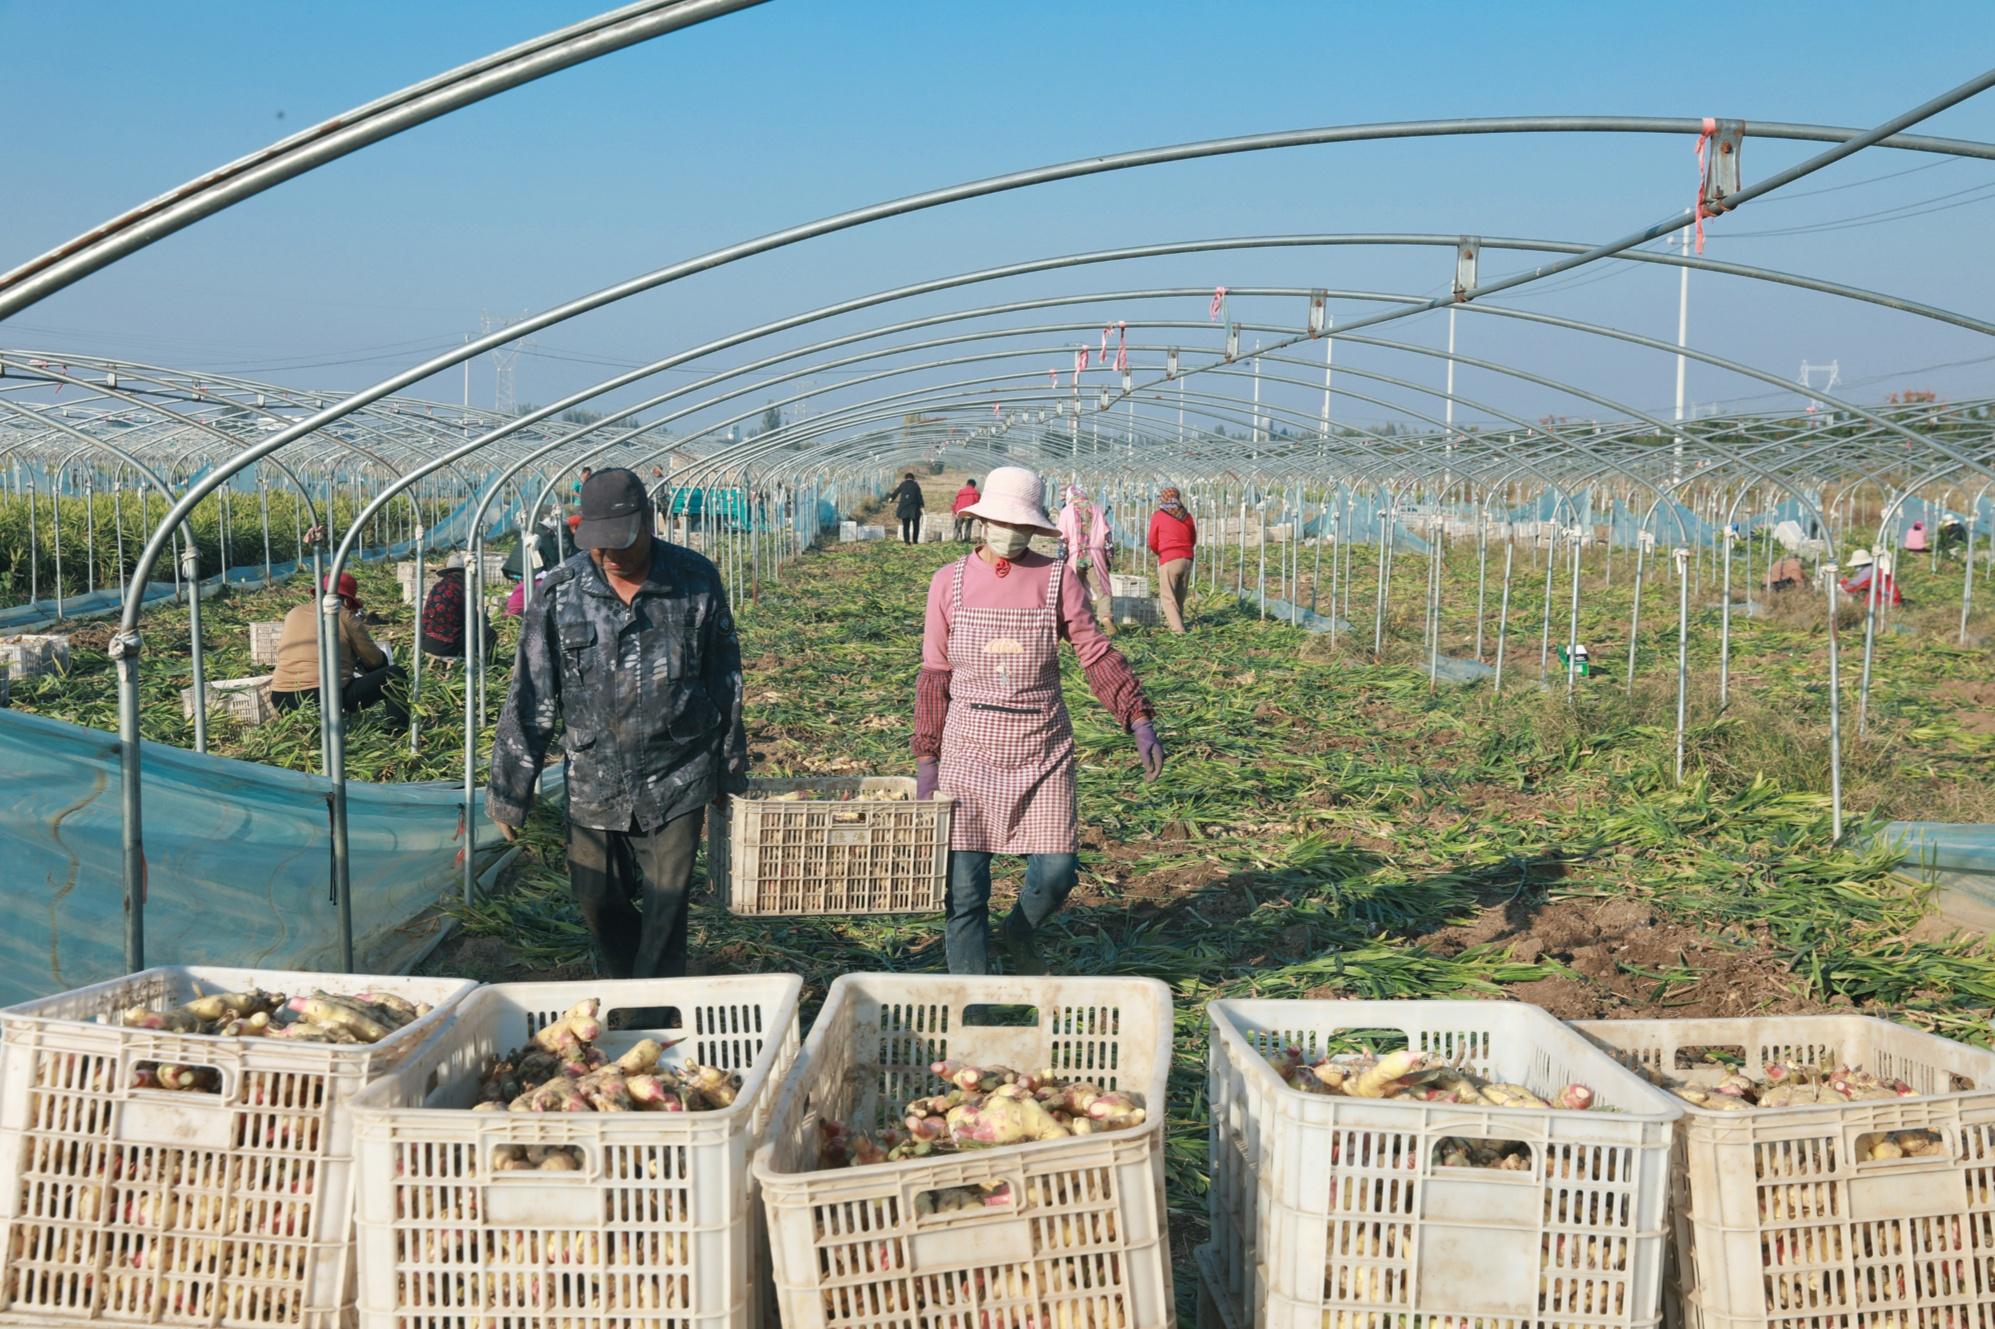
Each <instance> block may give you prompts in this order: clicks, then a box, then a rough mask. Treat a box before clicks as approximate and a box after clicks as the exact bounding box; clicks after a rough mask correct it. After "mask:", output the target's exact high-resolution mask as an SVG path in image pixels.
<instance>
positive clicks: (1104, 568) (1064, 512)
mask: <svg viewBox="0 0 1995 1329" xmlns="http://www.w3.org/2000/svg"><path fill="white" fill-rule="evenodd" d="M1059 528H1060V538H1061V539H1062V540H1064V541H1065V542H1066V546H1067V549H1066V554H1067V559H1068V560H1069V562H1070V563H1071V564H1072V565H1073V569H1074V575H1075V576H1077V577H1079V578H1080V579H1081V585H1082V586H1084V587H1085V588H1086V589H1087V592H1088V594H1089V595H1091V596H1093V597H1094V609H1095V617H1096V619H1097V620H1098V621H1106V622H1107V623H1108V626H1109V628H1110V630H1111V631H1112V630H1113V627H1114V620H1113V619H1112V618H1110V617H1109V614H1108V609H1109V605H1110V604H1111V600H1110V598H1109V592H1110V585H1111V583H1110V582H1109V580H1108V566H1109V551H1108V547H1109V544H1110V543H1111V536H1110V534H1109V529H1108V514H1107V513H1106V512H1103V511H1102V509H1101V507H1100V506H1099V505H1098V504H1096V503H1095V502H1094V501H1093V500H1092V499H1090V498H1089V497H1088V494H1087V490H1085V489H1082V488H1081V487H1080V486H1079V485H1068V486H1067V503H1066V506H1065V507H1063V508H1061V509H1060V521H1059Z"/></svg>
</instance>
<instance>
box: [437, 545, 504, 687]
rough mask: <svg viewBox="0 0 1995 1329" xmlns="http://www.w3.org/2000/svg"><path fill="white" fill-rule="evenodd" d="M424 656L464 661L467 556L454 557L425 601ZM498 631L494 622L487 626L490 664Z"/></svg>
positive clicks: (445, 566)
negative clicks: (465, 559) (465, 562)
mask: <svg viewBox="0 0 1995 1329" xmlns="http://www.w3.org/2000/svg"><path fill="white" fill-rule="evenodd" d="M421 621H422V643H421V644H422V648H423V654H424V655H429V656H434V657H435V658H437V659H439V660H462V659H463V658H464V555H463V554H461V553H456V554H452V555H451V556H450V558H449V561H448V562H446V563H445V564H444V566H443V570H442V571H441V572H439V573H437V574H436V585H434V586H432V587H430V588H429V594H427V595H425V596H424V597H423V612H422V620H421ZM498 639H499V633H498V629H496V628H494V627H493V626H492V625H491V623H490V622H487V623H486V624H485V655H484V658H485V659H486V660H488V661H489V660H490V659H491V657H492V647H493V645H494V644H495V643H496V642H497V641H498Z"/></svg>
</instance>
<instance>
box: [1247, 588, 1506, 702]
mask: <svg viewBox="0 0 1995 1329" xmlns="http://www.w3.org/2000/svg"><path fill="white" fill-rule="evenodd" d="M1240 599H1241V602H1242V603H1244V604H1246V605H1247V606H1248V607H1249V608H1252V609H1256V610H1258V609H1259V608H1260V607H1261V605H1262V604H1263V603H1265V604H1266V605H1267V609H1268V618H1269V619H1270V620H1271V621H1274V622H1278V623H1288V624H1291V625H1292V626H1295V627H1299V628H1301V629H1302V630H1303V631H1304V632H1328V631H1330V626H1331V620H1330V619H1328V618H1326V617H1325V616H1324V615H1322V614H1317V613H1312V612H1311V611H1310V610H1307V609H1304V608H1303V607H1302V606H1300V605H1292V604H1290V603H1289V602H1288V601H1286V600H1279V599H1276V598H1275V597H1274V596H1272V595H1269V596H1262V595H1259V594H1257V593H1256V592H1253V591H1248V592H1246V593H1245V594H1243V595H1242V596H1241V597H1240ZM1336 626H1337V631H1339V632H1346V633H1347V632H1349V631H1350V630H1351V625H1350V624H1349V623H1346V622H1345V621H1344V620H1343V619H1341V618H1340V619H1338V620H1336ZM1420 667H1421V668H1422V669H1424V668H1426V666H1425V665H1421V666H1420ZM1434 676H1435V677H1436V678H1438V679H1440V680H1441V681H1442V682H1444V683H1479V682H1481V681H1482V680H1483V679H1486V678H1494V677H1496V670H1495V669H1494V668H1492V667H1491V666H1489V665H1486V664H1484V663H1483V662H1482V661H1480V660H1464V659H1460V658H1457V657H1456V656H1452V655H1444V656H1442V657H1441V658H1440V661H1439V662H1438V663H1437V664H1436V665H1435V668H1434Z"/></svg>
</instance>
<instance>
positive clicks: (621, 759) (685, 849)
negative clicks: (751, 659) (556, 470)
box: [485, 467, 748, 978]
mask: <svg viewBox="0 0 1995 1329" xmlns="http://www.w3.org/2000/svg"><path fill="white" fill-rule="evenodd" d="M581 515H582V522H581V526H580V527H579V528H578V530H577V532H576V538H577V540H578V541H579V542H580V543H581V545H582V548H583V550H584V551H585V552H583V553H581V554H578V555H576V556H575V557H574V558H571V559H569V560H568V561H567V562H565V563H563V564H562V565H561V566H560V567H558V568H556V569H554V571H552V572H550V573H548V574H547V580H546V581H544V582H542V583H541V585H540V588H539V590H538V591H537V592H536V593H535V595H534V598H533V603H532V605H531V606H529V607H528V609H527V612H526V615H525V617H524V618H523V619H522V620H521V622H520V645H519V656H518V659H517V661H516V662H515V664H514V666H513V681H512V686H511V688H510V689H508V690H507V693H506V704H505V708H504V709H503V710H502V711H500V713H499V723H498V730H497V733H496V735H495V736H494V739H493V744H492V775H491V782H490V783H489V784H488V785H487V786H486V791H485V806H486V809H487V812H488V813H489V815H490V816H491V818H492V820H494V821H495V822H497V823H498V824H499V827H500V829H501V830H502V831H503V832H504V833H505V836H506V838H507V839H508V840H511V839H514V838H516V837H517V836H518V834H519V828H520V826H521V825H522V824H523V823H524V822H525V821H526V817H527V813H528V811H529V810H531V808H532V807H533V799H534V784H535V782H536V781H537V780H538V778H539V776H540V768H541V763H542V761H543V760H544V759H545V757H546V755H547V750H548V748H549V746H550V745H551V744H552V743H553V742H554V739H555V735H556V732H557V731H562V734H561V736H562V747H563V749H564V751H565V752H566V754H567V759H568V878H569V884H570V887H571V889H572V890H573V891H574V894H575V904H576V906H577V907H578V908H579V909H580V910H581V914H582V921H583V922H584V923H586V924H587V925H588V928H589V932H590V934H591V935H592V936H594V938H595V941H596V948H597V950H598V952H599V953H600V955H601V958H602V964H603V967H604V970H605V971H606V973H607V974H608V976H609V977H611V978H677V977H680V976H682V975H684V974H685V972H686V900H687V891H688V888H689V887H690V886H691V884H692V877H693V856H694V854H695V853H696V852H697V851H698V850H699V847H700V829H701V827H702V825H703V824H704V822H705V818H706V810H707V807H708V806H709V805H710V804H718V805H724V804H725V802H726V798H727V795H728V794H729V793H731V792H737V791H739V789H741V788H742V787H744V784H743V782H744V781H745V779H746V777H747V773H748V738H747V734H746V732H745V731H744V730H743V729H742V724H741V692H742V689H741V644H740V642H739V640H738V639H737V638H736V637H735V633H734V617H733V615H732V614H730V613H729V612H728V605H727V592H726V591H725V589H723V587H722V586H721V580H720V573H719V572H717V571H715V569H714V565H713V564H712V563H709V562H708V561H707V560H706V559H705V558H702V557H701V556H700V555H698V554H696V553H694V552H693V551H692V550H690V549H686V548H683V547H681V546H679V545H675V544H670V543H667V542H666V541H664V540H660V539H657V538H656V537H655V536H653V535H652V534H651V521H652V514H651V502H650V500H649V499H648V498H646V497H645V493H644V483H643V481H641V480H640V479H638V477H637V474H636V473H635V472H633V471H628V470H625V469H623V468H621V467H618V468H614V469H605V470H601V471H597V472H596V473H595V474H594V475H592V476H590V477H589V482H588V484H586V485H585V486H583V488H582V514H581ZM640 903H641V905H642V912H640V911H639V910H638V908H636V907H634V906H635V905H637V904H640Z"/></svg>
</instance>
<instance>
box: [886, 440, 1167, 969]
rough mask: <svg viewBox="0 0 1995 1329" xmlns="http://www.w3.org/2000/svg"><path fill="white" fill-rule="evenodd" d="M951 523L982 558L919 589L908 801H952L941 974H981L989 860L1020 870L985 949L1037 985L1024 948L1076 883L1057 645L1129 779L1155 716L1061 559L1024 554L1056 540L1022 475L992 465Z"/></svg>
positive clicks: (1070, 751)
mask: <svg viewBox="0 0 1995 1329" xmlns="http://www.w3.org/2000/svg"><path fill="white" fill-rule="evenodd" d="M964 511H965V513H966V514H967V515H969V516H971V517H975V518H976V519H978V520H979V521H982V522H983V523H984V529H985V534H984V543H983V544H982V545H980V546H978V548H977V549H976V550H975V551H974V552H972V553H970V554H968V555H965V556H964V557H963V558H961V559H958V560H957V561H956V562H953V563H950V564H947V565H945V566H944V567H943V568H942V569H941V570H940V571H939V572H937V573H936V574H935V577H934V580H932V581H931V582H930V583H929V586H928V613H927V619H926V623H925V626H924V631H923V633H922V641H921V673H920V676H919V678H918V680H917V682H916V685H915V704H914V743H913V748H914V757H915V796H916V797H917V798H933V797H936V796H938V795H939V796H940V797H943V798H951V799H954V800H955V802H956V813H955V819H954V829H953V830H952V832H951V835H950V841H949V850H950V852H949V905H948V923H947V933H946V942H947V951H948V957H949V972H951V973H954V974H983V973H989V972H990V896H991V855H993V854H1018V855H1022V856H1023V857H1024V858H1025V885H1024V887H1023V888H1022V889H1021V890H1020V891H1019V895H1018V904H1017V906H1016V907H1015V908H1014V909H1013V910H1012V912H1011V915H1010V916H1009V917H1008V918H1006V920H1005V922H1004V925H1003V927H1002V928H1001V929H1000V932H999V938H1000V941H1001V942H1002V944H1003V946H1004V948H1005V952H1006V968H1007V969H1008V970H1009V971H1010V972H1013V973H1028V972H1039V971H1041V968H1040V963H1039V959H1038V954H1037V951H1036V949H1035V947H1034V940H1033V939H1034V934H1035V933H1036V931H1037V930H1038V928H1039V927H1040V926H1041V925H1042V924H1043V923H1045V921H1046V920H1047V919H1048V918H1050V917H1052V915H1053V914H1054V913H1055V911H1057V910H1058V909H1059V908H1060V905H1061V904H1062V903H1063V902H1064V901H1065V900H1066V898H1067V893H1068V892H1069V891H1071V890H1072V889H1073V887H1074V881H1075V878H1076V876H1077V875H1078V872H1079V858H1078V856H1077V855H1078V851H1079V848H1080V844H1079V828H1078V825H1077V822H1078V819H1079V812H1078V807H1077V803H1076V798H1075V789H1074V765H1075V761H1074V730H1073V725H1072V723H1071V722H1070V721H1069V720H1068V718H1067V704H1066V700H1065V698H1064V697H1063V696H1062V694H1061V690H1060V642H1061V641H1063V640H1064V641H1066V642H1068V643H1069V644H1070V645H1072V647H1073V648H1074V654H1075V655H1076V656H1078V657H1079V659H1080V662H1081V668H1082V670H1083V671H1085V673H1086V674H1087V680H1088V687H1089V688H1090V689H1091V690H1092V691H1093V692H1094V694H1095V697H1096V698H1097V699H1098V700H1099V701H1100V702H1101V704H1102V705H1103V706H1105V707H1106V708H1107V709H1108V711H1109V713H1110V714H1112V715H1114V716H1115V718H1116V720H1117V721H1118V722H1119V723H1120V724H1121V725H1122V727H1123V728H1124V729H1126V730H1127V731H1129V733H1130V734H1131V735H1133V736H1134V738H1135V740H1136V750H1137V753H1138V756H1139V757H1140V759H1141V761H1142V764H1143V776H1144V778H1145V779H1147V780H1154V779H1156V778H1157V776H1158V775H1159V774H1161V773H1162V771H1163V769H1164V748H1163V745H1162V744H1161V743H1159V742H1158V741H1157V730H1156V726H1155V712H1154V711H1153V710H1152V709H1151V706H1150V703H1149V701H1148V700H1147V699H1145V697H1144V696H1143V688H1142V685H1141V684H1139V683H1138V682H1137V681H1136V675H1135V674H1134V673H1133V672H1132V671H1131V670H1130V668H1129V662H1128V661H1126V660H1124V659H1123V658H1122V655H1121V654H1120V653H1119V652H1118V651H1116V649H1115V647H1114V646H1112V645H1110V644H1109V641H1108V638H1107V637H1105V636H1104V635H1102V631H1101V626H1100V624H1098V623H1097V622H1096V621H1095V616H1094V610H1093V609H1092V608H1091V607H1090V605H1089V604H1088V594H1087V590H1086V588H1085V587H1083V586H1082V585H1081V583H1080V581H1079V579H1078V578H1076V577H1075V576H1074V575H1073V573H1072V572H1071V571H1070V570H1069V566H1068V563H1067V560H1066V559H1065V558H1064V557H1049V556H1048V555H1045V554H1040V553H1035V552H1033V550H1032V548H1031V542H1032V538H1033V536H1035V535H1041V536H1048V537H1052V536H1057V535H1058V534H1059V528H1058V527H1057V526H1056V525H1055V524H1054V522H1053V519H1052V518H1051V517H1049V516H1047V514H1046V495H1045V487H1044V485H1043V484H1042V483H1041V482H1040V479H1039V477H1038V476H1037V475H1035V474H1034V473H1033V472H1031V471H1028V470H1025V469H1024V468H1022V467H1017V466H1001V467H998V468H997V469H996V470H994V471H992V472H991V473H990V475H989V476H988V477H986V479H985V481H984V492H983V496H982V497H981V498H980V499H978V500H977V502H976V503H975V504H974V505H973V506H971V507H969V508H966V509H965V510H964Z"/></svg>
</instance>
